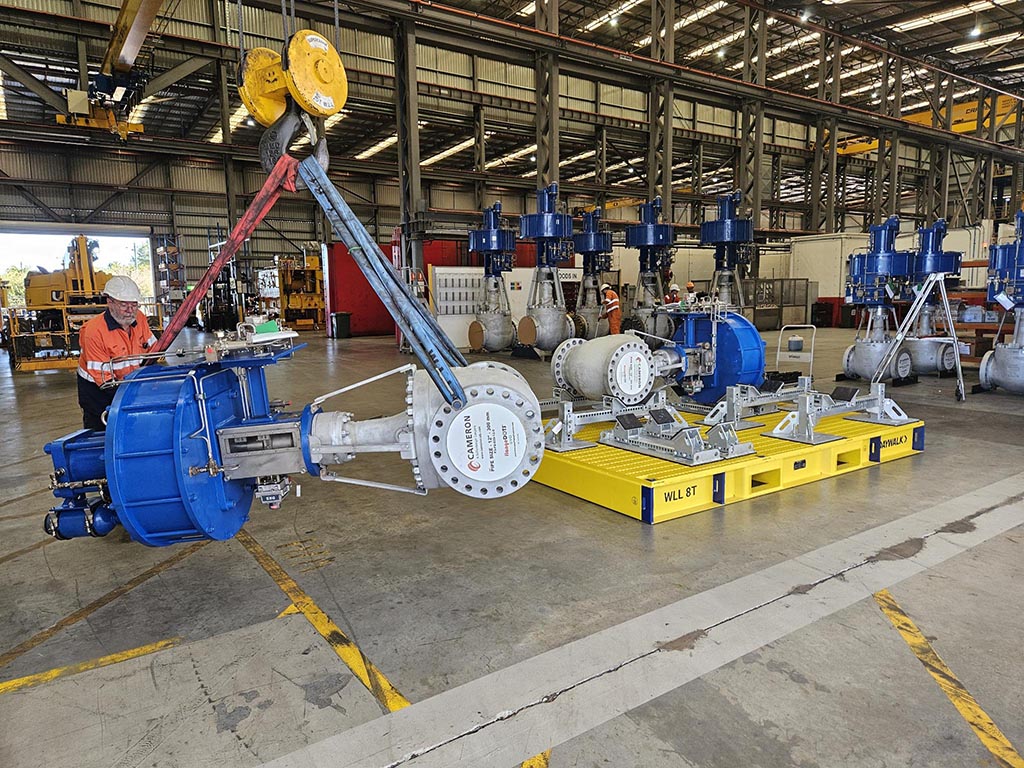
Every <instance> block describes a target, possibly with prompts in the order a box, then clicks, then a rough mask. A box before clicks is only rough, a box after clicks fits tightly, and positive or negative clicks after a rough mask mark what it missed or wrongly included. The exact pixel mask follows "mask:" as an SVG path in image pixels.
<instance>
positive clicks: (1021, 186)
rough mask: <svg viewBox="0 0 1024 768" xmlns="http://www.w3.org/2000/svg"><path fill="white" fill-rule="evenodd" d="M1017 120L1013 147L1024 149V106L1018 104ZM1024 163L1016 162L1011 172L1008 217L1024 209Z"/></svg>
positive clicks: (1014, 127) (1016, 110) (1014, 128)
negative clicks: (1019, 209) (1023, 197)
mask: <svg viewBox="0 0 1024 768" xmlns="http://www.w3.org/2000/svg"><path fill="white" fill-rule="evenodd" d="M1014 112H1015V114H1016V119H1015V121H1014V126H1013V146H1015V147H1016V148H1017V149H1024V104H1022V103H1020V102H1018V103H1017V108H1016V109H1015V110H1014ZM1022 196H1024V162H1020V161H1017V162H1014V163H1013V164H1012V167H1011V170H1010V205H1009V210H1008V211H1007V215H1008V216H1009V217H1012V216H1013V215H1014V211H1016V210H1017V209H1018V208H1021V207H1024V199H1022Z"/></svg>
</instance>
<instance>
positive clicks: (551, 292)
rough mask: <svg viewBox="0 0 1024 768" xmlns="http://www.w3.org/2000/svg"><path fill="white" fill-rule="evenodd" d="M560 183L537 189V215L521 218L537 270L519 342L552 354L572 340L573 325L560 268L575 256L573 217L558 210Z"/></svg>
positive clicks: (520, 329) (522, 236)
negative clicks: (534, 247) (533, 248)
mask: <svg viewBox="0 0 1024 768" xmlns="http://www.w3.org/2000/svg"><path fill="white" fill-rule="evenodd" d="M558 207H559V206H558V184H557V183H552V184H549V185H548V186H547V187H546V188H544V189H538V190H537V212H536V213H527V214H524V215H523V216H521V217H520V219H519V237H521V238H524V239H527V240H533V241H534V242H535V243H536V244H537V267H536V269H535V270H534V273H533V282H532V283H531V285H530V296H529V299H528V300H527V303H526V317H524V318H522V319H521V320H520V321H519V341H520V342H522V343H523V344H526V345H529V346H533V347H536V348H537V349H541V350H544V351H545V352H549V351H551V350H553V349H554V348H555V347H557V346H558V345H559V344H561V343H562V342H563V341H565V340H566V339H567V338H569V337H570V336H571V335H572V333H573V324H572V321H571V320H570V319H569V316H568V315H567V314H566V306H565V295H564V293H563V292H562V283H561V281H560V280H559V279H558V265H559V264H560V263H562V262H563V261H567V260H568V259H570V258H571V257H572V216H570V215H569V214H567V213H561V212H560V211H559V210H558Z"/></svg>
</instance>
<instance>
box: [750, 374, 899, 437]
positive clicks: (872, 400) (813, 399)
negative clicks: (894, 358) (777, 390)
mask: <svg viewBox="0 0 1024 768" xmlns="http://www.w3.org/2000/svg"><path fill="white" fill-rule="evenodd" d="M796 404H797V408H796V410H795V411H790V412H789V413H787V414H786V416H785V417H783V419H782V421H780V422H779V423H778V424H777V425H776V427H775V428H774V429H772V430H769V431H768V432H762V433H761V434H762V435H764V436H765V437H775V438H778V439H780V440H791V441H793V442H796V443H804V444H805V445H820V444H821V443H828V442H831V441H833V440H841V439H842V438H841V437H839V436H838V435H829V434H826V433H824V432H817V431H816V429H815V428H816V427H817V425H818V422H819V421H820V420H821V419H824V418H826V417H828V416H839V415H841V414H844V413H855V414H857V415H855V416H848V417H847V418H848V419H849V420H851V421H864V422H868V423H870V424H883V425H885V426H900V425H902V424H910V423H911V422H913V421H914V419H911V418H909V417H908V416H907V414H906V413H905V412H904V411H903V409H902V408H900V406H899V405H898V404H897V403H896V402H895V401H894V400H892V399H891V398H888V397H886V396H885V384H882V383H881V382H875V383H873V384H872V385H871V392H870V393H869V394H867V395H861V394H860V393H859V390H858V389H857V388H856V387H837V388H836V389H835V391H833V392H832V394H831V395H826V394H824V393H821V392H808V393H806V394H802V395H800V396H799V397H798V398H797V401H796Z"/></svg>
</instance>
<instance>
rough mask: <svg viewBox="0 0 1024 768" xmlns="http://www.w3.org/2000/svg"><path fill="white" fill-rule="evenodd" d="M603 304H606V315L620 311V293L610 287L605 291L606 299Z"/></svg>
mask: <svg viewBox="0 0 1024 768" xmlns="http://www.w3.org/2000/svg"><path fill="white" fill-rule="evenodd" d="M602 304H603V305H604V312H603V314H604V315H605V316H607V315H610V314H612V313H613V312H618V311H619V309H620V307H619V294H617V293H616V292H615V291H613V290H612V289H611V288H609V289H608V290H607V291H605V292H604V300H603V301H602Z"/></svg>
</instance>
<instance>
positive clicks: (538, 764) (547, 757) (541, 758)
mask: <svg viewBox="0 0 1024 768" xmlns="http://www.w3.org/2000/svg"><path fill="white" fill-rule="evenodd" d="M550 762H551V750H550V749H549V750H546V751H544V752H541V753H540V754H539V755H534V756H533V757H531V758H530V759H529V760H524V761H523V765H522V768H548V764H549V763H550Z"/></svg>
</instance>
